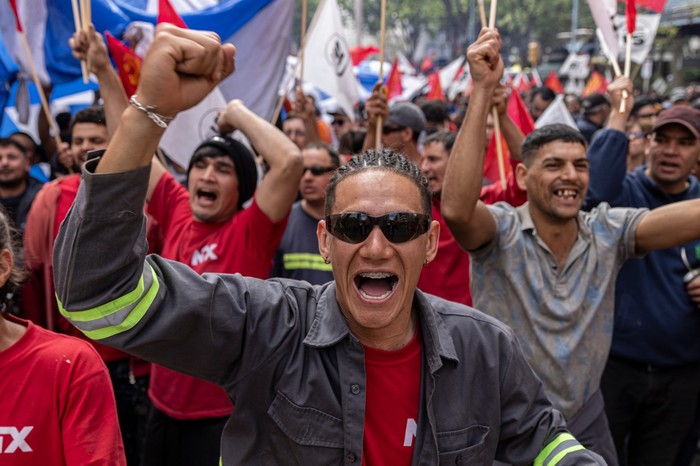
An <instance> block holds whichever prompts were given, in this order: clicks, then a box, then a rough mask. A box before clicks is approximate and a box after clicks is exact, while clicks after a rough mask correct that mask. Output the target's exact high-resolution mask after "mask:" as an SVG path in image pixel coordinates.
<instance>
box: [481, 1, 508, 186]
mask: <svg viewBox="0 0 700 466" xmlns="http://www.w3.org/2000/svg"><path fill="white" fill-rule="evenodd" d="M496 2H497V0H491V10H490V11H489V28H490V29H493V28H495V27H496ZM479 9H480V10H479V13H480V15H481V21H482V23H481V24H482V26H485V25H486V14H485V12H484V2H483V0H479ZM491 118H492V119H493V132H494V133H495V134H494V138H495V139H496V160H498V178H499V179H500V181H501V189H503V190H505V189H506V187H507V185H506V165H505V162H504V160H503V143H502V141H501V123H500V122H499V121H498V109H497V108H496V106H495V105H494V106H493V107H491Z"/></svg>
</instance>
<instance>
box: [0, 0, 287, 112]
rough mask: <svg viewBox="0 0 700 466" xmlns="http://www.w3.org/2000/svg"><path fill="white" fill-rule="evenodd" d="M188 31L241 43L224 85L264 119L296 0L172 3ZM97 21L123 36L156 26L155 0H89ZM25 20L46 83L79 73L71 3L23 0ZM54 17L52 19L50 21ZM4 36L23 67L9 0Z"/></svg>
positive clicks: (2, 19)
mask: <svg viewBox="0 0 700 466" xmlns="http://www.w3.org/2000/svg"><path fill="white" fill-rule="evenodd" d="M171 3H172V6H173V7H174V8H176V9H177V11H179V12H180V13H181V15H180V16H181V17H182V19H183V20H184V22H185V23H187V25H188V26H189V27H190V29H197V30H209V31H214V32H216V33H217V34H218V35H219V36H220V37H221V38H222V40H224V41H226V42H231V43H233V44H234V45H236V49H237V53H236V72H235V73H234V74H233V75H231V76H229V77H228V78H227V79H226V80H225V81H224V82H223V83H222V84H221V85H220V86H219V87H220V89H221V91H222V93H223V95H224V97H225V99H226V100H231V99H233V98H240V99H242V100H243V101H245V102H246V105H247V106H248V107H249V108H250V109H251V110H252V111H253V112H255V113H257V114H258V115H261V116H262V117H263V118H269V117H271V116H272V112H273V109H274V107H275V103H276V96H275V92H274V89H276V88H277V87H278V85H279V82H280V80H281V79H282V73H283V71H284V64H285V59H286V57H287V55H288V53H289V36H290V34H291V27H292V18H293V12H294V1H293V0H221V1H219V2H216V1H214V0H198V1H192V0H189V1H186V0H171ZM91 6H92V20H93V23H94V24H95V28H96V30H97V31H99V32H102V33H103V32H105V31H110V32H111V33H112V34H113V35H114V36H115V37H121V35H122V33H124V31H125V30H126V29H127V27H128V26H129V25H130V24H132V23H134V22H138V21H145V22H149V23H151V24H155V22H156V16H157V9H158V2H157V1H146V0H139V1H125V0H91ZM17 7H18V9H19V14H20V19H21V20H22V21H23V26H24V30H25V31H26V33H27V40H28V42H29V44H30V48H31V49H32V50H31V51H32V56H33V58H34V64H35V66H36V68H37V72H38V74H39V77H40V79H41V80H42V82H44V83H51V84H54V85H56V84H58V83H67V82H72V81H74V80H75V79H77V78H79V77H80V76H81V71H80V62H79V61H77V60H75V58H73V56H72V54H71V50H70V47H69V46H68V39H69V38H70V37H71V35H72V34H73V32H74V31H75V24H74V22H73V13H72V9H71V2H70V1H68V0H17ZM47 18H51V21H47ZM0 41H2V42H3V43H4V45H5V46H6V48H7V50H8V52H9V53H10V54H11V56H12V57H13V59H14V61H15V62H16V63H19V64H20V68H21V69H22V70H28V68H27V67H26V66H25V63H24V62H23V60H24V58H23V57H24V51H23V47H22V44H21V41H20V40H19V37H18V35H17V31H16V26H15V21H14V18H13V14H12V12H11V10H10V4H9V1H7V0H0Z"/></svg>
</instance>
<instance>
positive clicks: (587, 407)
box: [442, 31, 700, 464]
mask: <svg viewBox="0 0 700 466" xmlns="http://www.w3.org/2000/svg"><path fill="white" fill-rule="evenodd" d="M500 46H501V43H500V37H499V36H498V34H497V32H496V31H485V32H482V34H481V36H480V37H479V39H478V41H477V42H476V44H474V46H472V47H471V48H470V51H469V53H468V60H469V65H470V69H471V74H472V79H473V82H474V88H473V92H472V95H471V99H470V103H469V112H468V114H467V121H466V123H465V124H464V126H463V127H462V131H461V132H460V134H459V135H458V137H457V142H456V144H455V147H454V148H453V151H452V155H451V157H450V160H449V164H448V168H447V174H446V175H445V181H444V184H443V191H442V193H443V195H442V212H443V215H444V218H445V220H446V222H447V224H448V226H449V227H450V229H451V231H452V233H453V234H454V236H455V238H456V239H457V241H458V242H459V243H460V245H461V246H462V248H464V249H465V250H467V251H470V254H471V259H472V292H473V296H474V304H475V306H476V307H477V308H480V309H483V310H484V311H485V312H487V313H488V314H490V315H493V316H495V317H497V318H499V319H501V320H502V321H504V322H505V323H507V324H509V325H511V326H512V327H513V328H514V329H515V332H516V334H517V336H518V338H519V340H520V341H521V342H522V344H523V349H524V351H525V354H526V357H527V359H528V362H529V363H530V365H531V366H532V367H533V369H534V371H535V373H537V375H538V376H539V377H540V379H541V380H542V382H543V384H544V387H545V390H546V392H547V395H548V396H549V398H550V400H552V403H553V404H554V406H555V407H557V408H558V409H559V410H561V411H562V413H563V414H564V416H565V417H566V419H567V421H568V425H569V428H570V429H571V431H572V433H573V434H574V435H575V436H576V437H577V438H578V439H579V440H580V441H581V443H583V444H584V445H586V446H587V447H589V448H591V450H593V451H596V452H598V453H600V454H601V455H603V456H604V457H605V459H606V461H607V462H608V463H609V464H617V458H616V454H615V448H614V446H613V442H612V439H611V436H610V432H609V428H608V423H607V420H606V417H605V412H604V407H603V401H602V396H601V393H600V389H599V385H600V379H601V374H602V372H603V368H604V367H605V361H606V358H607V355H608V351H609V349H610V342H611V338H612V324H613V304H614V295H615V277H616V275H617V272H618V270H619V268H620V266H621V265H622V263H623V262H624V261H625V260H627V259H629V258H632V257H639V256H641V255H643V254H644V253H646V252H648V251H652V250H655V249H661V248H668V247H671V246H673V245H677V244H682V243H684V242H687V241H689V240H691V239H693V238H699V237H700V201H689V202H685V203H677V204H675V205H672V206H666V207H663V208H660V209H657V210H654V211H651V212H650V211H648V210H647V209H611V208H610V207H609V206H608V205H607V204H601V205H600V206H599V207H598V208H597V209H595V210H593V211H591V212H590V213H586V212H581V211H580V209H581V205H582V204H583V200H584V199H585V196H586V190H587V188H588V160H587V159H586V142H585V139H583V136H582V135H581V134H579V133H578V132H577V131H575V130H572V129H570V128H568V127H566V126H565V125H549V126H545V127H542V128H540V129H537V130H535V131H534V132H532V133H530V135H528V136H527V137H526V138H525V140H524V142H523V146H522V153H521V156H522V163H521V164H520V165H518V167H517V169H516V177H517V181H518V183H519V185H520V186H521V187H522V188H523V189H525V190H526V191H527V195H528V203H527V204H525V205H523V206H521V207H519V208H513V207H511V206H509V205H507V204H504V203H498V204H495V205H493V206H486V205H485V204H484V203H482V202H481V201H479V200H478V197H479V191H480V189H481V173H482V169H483V152H482V151H481V150H478V149H477V148H480V147H483V137H484V128H485V125H486V115H487V114H488V112H489V106H490V104H491V98H490V97H491V93H492V92H493V88H494V87H495V86H496V85H497V84H498V81H499V79H500V78H501V75H502V61H501V59H500Z"/></svg>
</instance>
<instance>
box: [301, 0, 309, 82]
mask: <svg viewBox="0 0 700 466" xmlns="http://www.w3.org/2000/svg"><path fill="white" fill-rule="evenodd" d="M306 8H307V5H306V0H301V40H300V42H299V43H300V44H301V51H300V53H299V63H300V65H301V70H300V71H299V90H300V91H301V90H302V89H303V85H304V46H305V45H306V44H305V42H304V41H305V40H306Z"/></svg>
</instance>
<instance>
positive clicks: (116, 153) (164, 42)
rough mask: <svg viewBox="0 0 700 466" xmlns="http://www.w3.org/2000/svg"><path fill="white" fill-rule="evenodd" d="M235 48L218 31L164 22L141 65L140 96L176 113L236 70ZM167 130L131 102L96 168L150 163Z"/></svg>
mask: <svg viewBox="0 0 700 466" xmlns="http://www.w3.org/2000/svg"><path fill="white" fill-rule="evenodd" d="M235 52H236V49H235V47H234V46H233V45H231V44H223V45H222V44H221V41H220V39H219V38H218V36H216V35H215V34H213V33H203V32H199V31H192V30H187V29H179V28H177V27H175V26H171V25H169V24H162V25H159V26H158V27H157V28H156V34H155V37H154V39H153V43H152V44H151V47H150V48H149V50H148V54H147V55H146V58H145V60H144V63H143V66H142V68H141V78H140V80H139V86H138V88H137V90H136V96H137V99H138V101H139V102H140V103H141V104H142V105H143V106H145V107H150V108H152V109H153V110H152V112H154V113H157V114H159V115H161V116H164V117H173V116H175V115H176V114H177V113H178V112H179V111H181V110H186V109H188V108H190V107H192V106H193V105H195V104H196V103H197V102H199V101H200V100H202V99H203V98H204V97H205V96H206V95H207V94H208V93H209V92H211V90H212V89H213V88H214V87H215V86H216V85H217V84H218V83H219V82H220V81H221V80H222V79H224V78H225V77H226V76H228V75H229V74H231V73H232V72H233V69H234V55H235ZM164 131H165V130H164V128H161V127H160V126H158V125H157V124H156V123H155V122H154V121H153V119H151V118H150V117H149V115H148V114H147V113H146V112H144V111H142V110H139V109H137V108H135V107H133V106H128V107H127V108H126V110H124V113H123V114H122V117H121V120H120V125H119V128H117V130H116V132H115V134H114V137H113V138H112V141H111V142H110V144H109V147H108V148H107V151H106V152H105V154H104V156H103V157H102V160H101V161H100V164H99V165H98V167H97V170H96V173H115V172H124V171H128V170H133V169H136V168H139V167H145V166H147V165H148V164H150V163H151V157H152V156H153V154H154V153H155V150H156V148H157V147H158V142H159V141H160V138H161V137H162V136H163V132H164Z"/></svg>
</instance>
